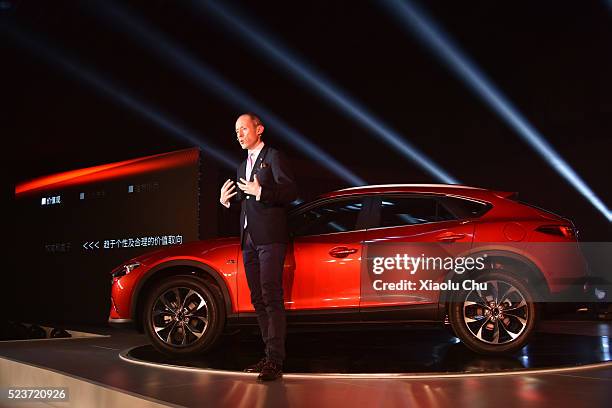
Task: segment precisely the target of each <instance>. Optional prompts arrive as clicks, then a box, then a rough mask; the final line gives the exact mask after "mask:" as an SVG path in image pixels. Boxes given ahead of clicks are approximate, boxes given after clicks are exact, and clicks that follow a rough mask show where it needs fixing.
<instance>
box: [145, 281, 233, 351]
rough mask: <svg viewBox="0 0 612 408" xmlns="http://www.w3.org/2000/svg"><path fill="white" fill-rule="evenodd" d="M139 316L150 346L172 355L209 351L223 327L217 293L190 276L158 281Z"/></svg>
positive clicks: (223, 312) (207, 284) (222, 307)
mask: <svg viewBox="0 0 612 408" xmlns="http://www.w3.org/2000/svg"><path fill="white" fill-rule="evenodd" d="M143 313H144V316H143V318H144V319H143V320H144V322H145V331H146V333H147V335H148V337H149V339H150V340H151V344H152V345H153V347H155V349H157V350H158V351H160V352H162V353H164V354H167V355H172V356H181V357H184V356H190V355H195V354H198V353H202V352H205V351H207V350H209V349H210V348H212V347H213V346H214V344H215V343H216V341H217V340H218V338H219V336H220V334H221V332H222V330H223V327H224V325H225V310H224V306H223V304H222V301H221V294H220V292H219V290H218V289H217V288H216V287H214V286H213V285H212V284H210V283H208V282H206V281H204V280H201V279H198V278H195V277H191V276H175V277H171V278H168V279H165V280H163V281H161V282H159V283H158V284H157V285H156V286H155V287H154V288H153V289H152V290H151V291H150V292H149V295H148V297H147V300H146V303H145V307H144V310H143Z"/></svg>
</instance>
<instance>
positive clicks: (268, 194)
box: [220, 113, 297, 381]
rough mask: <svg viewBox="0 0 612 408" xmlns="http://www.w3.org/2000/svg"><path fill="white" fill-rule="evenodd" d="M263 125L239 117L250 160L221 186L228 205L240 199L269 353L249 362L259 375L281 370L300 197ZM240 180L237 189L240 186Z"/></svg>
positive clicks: (247, 259) (269, 376)
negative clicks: (290, 229)
mask: <svg viewBox="0 0 612 408" xmlns="http://www.w3.org/2000/svg"><path fill="white" fill-rule="evenodd" d="M263 131H264V126H263V123H262V122H261V120H260V119H259V117H257V115H255V114H252V113H245V114H243V115H241V116H240V117H239V118H238V120H237V121H236V137H237V138H238V142H239V143H240V146H241V147H242V149H243V150H247V151H248V155H247V159H246V160H245V161H244V162H243V163H242V164H241V165H240V166H239V167H238V172H237V179H238V180H239V182H238V183H236V184H234V182H233V181H232V180H227V181H226V182H225V183H224V184H223V187H221V197H220V201H221V204H223V205H224V206H225V207H228V208H229V206H230V202H236V203H237V202H240V203H241V211H240V227H241V228H240V244H241V248H242V257H243V261H244V269H245V271H246V277H247V282H248V284H249V289H250V291H251V302H252V303H253V307H254V308H255V313H256V314H257V321H258V323H259V328H260V330H261V336H262V338H263V341H264V343H265V345H266V349H265V357H264V358H263V359H262V360H261V361H259V362H258V363H257V364H254V365H252V366H250V367H248V368H247V369H246V370H245V371H247V372H259V373H260V374H259V377H258V378H259V379H260V380H263V381H269V380H274V379H276V378H278V377H280V376H281V375H282V365H283V361H284V359H285V332H286V321H285V307H284V301H283V280H282V279H283V265H284V262H285V251H286V249H287V240H288V233H287V212H286V211H287V210H286V208H287V205H288V204H289V203H291V202H292V201H294V200H295V199H296V198H297V188H296V185H295V181H294V178H293V173H292V172H291V169H290V167H289V164H288V162H287V160H286V159H285V158H284V157H283V155H281V154H280V152H279V151H278V150H276V149H274V148H272V147H269V146H267V145H265V144H264V142H263V141H262V139H261V138H262V133H263ZM236 185H237V186H238V189H236Z"/></svg>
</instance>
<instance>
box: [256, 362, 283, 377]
mask: <svg viewBox="0 0 612 408" xmlns="http://www.w3.org/2000/svg"><path fill="white" fill-rule="evenodd" d="M282 375H283V366H282V365H281V364H277V363H274V362H272V361H266V364H264V366H263V369H262V370H261V373H259V376H258V377H257V379H258V380H259V381H274V380H276V379H277V378H280V377H282Z"/></svg>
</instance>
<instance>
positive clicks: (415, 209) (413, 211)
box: [376, 196, 455, 227]
mask: <svg viewBox="0 0 612 408" xmlns="http://www.w3.org/2000/svg"><path fill="white" fill-rule="evenodd" d="M376 201H378V207H379V209H380V213H379V214H378V217H377V222H376V224H377V226H378V227H394V226H401V225H415V224H423V223H427V222H439V221H447V220H454V219H455V217H454V216H453V214H451V213H450V211H448V210H447V209H446V208H445V207H444V206H442V205H441V204H440V203H439V202H438V200H437V199H436V198H434V197H401V196H383V197H380V198H379V199H378V200H376Z"/></svg>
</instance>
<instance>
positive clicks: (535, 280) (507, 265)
mask: <svg viewBox="0 0 612 408" xmlns="http://www.w3.org/2000/svg"><path fill="white" fill-rule="evenodd" d="M485 254H486V258H487V265H491V266H493V265H495V267H493V268H492V269H493V270H498V271H499V270H509V271H511V272H512V273H513V274H514V275H516V276H517V277H518V278H520V279H522V280H524V281H525V282H526V283H527V284H529V285H533V286H532V287H533V288H534V289H535V290H536V293H537V295H539V296H540V297H541V298H542V299H548V296H549V295H550V288H549V286H548V281H547V280H546V278H545V276H544V274H543V273H542V271H541V270H540V268H538V267H537V265H536V264H535V263H534V262H533V261H531V260H530V259H529V258H527V257H525V256H523V255H521V254H518V253H515V252H511V251H508V250H483V251H477V252H473V253H470V255H469V256H470V257H473V258H476V257H479V256H483V255H485ZM478 272H480V271H473V272H472V275H466V276H474V275H473V274H474V273H478ZM466 276H464V275H457V274H456V273H454V272H453V271H451V272H449V273H448V274H447V275H446V278H445V281H446V280H451V281H454V280H457V279H459V278H465V277H466ZM449 296H450V293H447V291H441V292H440V299H439V301H438V319H439V320H441V321H443V320H444V319H445V316H446V314H447V312H448V310H447V308H448V304H449V300H450V299H449Z"/></svg>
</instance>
